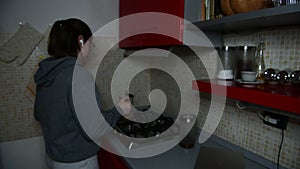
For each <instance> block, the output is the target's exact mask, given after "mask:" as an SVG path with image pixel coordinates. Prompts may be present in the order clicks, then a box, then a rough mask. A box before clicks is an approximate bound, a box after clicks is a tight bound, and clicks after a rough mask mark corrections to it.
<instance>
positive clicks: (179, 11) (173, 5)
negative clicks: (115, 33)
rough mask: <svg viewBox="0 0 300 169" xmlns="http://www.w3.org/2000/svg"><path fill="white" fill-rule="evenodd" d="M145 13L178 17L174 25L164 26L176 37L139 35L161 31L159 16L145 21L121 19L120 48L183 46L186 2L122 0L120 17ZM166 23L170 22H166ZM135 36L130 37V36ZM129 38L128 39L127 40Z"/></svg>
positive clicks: (152, 34) (144, 19)
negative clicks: (147, 31)
mask: <svg viewBox="0 0 300 169" xmlns="http://www.w3.org/2000/svg"><path fill="white" fill-rule="evenodd" d="M143 12H162V13H166V14H171V15H175V16H178V19H177V20H176V21H175V22H173V23H172V24H163V25H164V27H165V26H166V27H165V28H163V29H168V30H169V31H171V32H174V33H175V34H176V35H175V36H176V37H178V38H172V37H170V36H165V35H162V34H156V33H139V32H143V31H145V30H150V31H151V29H152V30H154V32H155V29H160V28H158V27H160V26H161V25H158V23H159V22H157V21H158V20H160V19H162V18H160V17H159V16H153V17H144V16H142V17H144V18H143V19H141V20H139V19H135V18H132V19H130V17H129V18H128V19H121V20H120V22H119V24H120V25H119V33H120V40H121V39H123V40H121V41H120V43H119V47H120V48H132V47H153V46H165V45H181V44H182V36H183V27H184V25H183V24H184V23H183V19H180V18H184V0H120V17H123V16H128V15H130V14H136V13H143ZM164 22H165V23H166V22H168V21H164ZM132 32H133V34H134V36H128V34H131V35H132ZM125 37H127V38H125Z"/></svg>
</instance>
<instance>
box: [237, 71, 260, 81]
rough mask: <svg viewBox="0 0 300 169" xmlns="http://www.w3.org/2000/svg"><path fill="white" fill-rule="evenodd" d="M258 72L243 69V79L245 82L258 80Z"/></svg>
mask: <svg viewBox="0 0 300 169" xmlns="http://www.w3.org/2000/svg"><path fill="white" fill-rule="evenodd" d="M256 75H257V73H256V72H253V71H241V77H242V80H243V81H245V82H254V81H256Z"/></svg>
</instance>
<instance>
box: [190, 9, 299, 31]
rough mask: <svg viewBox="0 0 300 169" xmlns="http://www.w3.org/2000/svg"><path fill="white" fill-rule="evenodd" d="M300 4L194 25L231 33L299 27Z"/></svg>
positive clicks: (203, 28)
mask: <svg viewBox="0 0 300 169" xmlns="http://www.w3.org/2000/svg"><path fill="white" fill-rule="evenodd" d="M299 18H300V4H295V5H286V6H280V7H274V8H267V9H262V10H257V11H253V12H246V13H240V14H235V15H231V16H224V17H222V18H218V19H211V20H207V21H200V22H195V23H193V24H194V25H196V26H197V27H198V28H199V29H200V30H202V31H215V32H222V33H224V32H230V31H241V30H254V29H262V28H268V27H273V26H285V25H289V26H291V25H299V24H300V19H299Z"/></svg>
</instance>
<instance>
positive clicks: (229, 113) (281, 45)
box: [0, 27, 300, 168]
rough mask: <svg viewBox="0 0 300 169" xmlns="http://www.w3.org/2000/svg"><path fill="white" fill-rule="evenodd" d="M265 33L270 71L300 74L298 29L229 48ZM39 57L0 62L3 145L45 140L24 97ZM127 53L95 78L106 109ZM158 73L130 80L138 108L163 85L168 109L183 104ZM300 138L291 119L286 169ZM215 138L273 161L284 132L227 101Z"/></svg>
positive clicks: (232, 37) (296, 157)
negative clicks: (39, 137)
mask: <svg viewBox="0 0 300 169" xmlns="http://www.w3.org/2000/svg"><path fill="white" fill-rule="evenodd" d="M261 33H262V34H264V36H265V39H266V50H265V62H266V66H267V67H274V68H278V69H283V68H293V69H300V54H299V52H300V29H299V27H289V28H286V27H282V28H273V29H267V30H262V31H259V32H236V33H230V34H226V35H225V36H224V40H225V44H227V45H256V44H257V42H258V37H259V34H261ZM10 36H11V35H8V34H0V42H1V43H3V42H5V41H6V40H7V39H9V37H10ZM174 52H175V53H176V52H177V53H180V54H182V55H181V56H180V57H181V58H182V60H184V61H185V62H186V63H187V64H188V65H189V67H190V68H191V69H192V71H193V72H194V74H195V76H196V78H197V79H201V78H203V79H205V78H207V73H206V72H205V69H203V64H202V63H201V61H200V60H199V59H197V58H195V57H193V56H192V54H190V53H189V52H188V51H187V50H186V49H185V48H174ZM40 54H41V52H40V51H39V50H38V49H36V50H35V51H34V52H33V53H32V55H31V56H30V58H29V59H28V61H27V62H26V63H25V64H24V65H23V66H21V67H20V66H17V64H15V63H14V62H13V63H10V64H4V63H0V72H1V74H0V79H1V81H0V87H1V88H0V91H1V97H0V107H1V109H0V142H4V141H10V140H16V139H22V138H28V137H33V136H37V135H41V131H40V128H39V125H38V123H37V122H36V121H35V120H34V118H33V111H32V108H33V104H32V103H31V102H30V101H29V100H28V99H27V98H26V97H25V95H24V94H23V92H24V90H25V87H26V84H27V82H28V79H29V77H30V75H31V73H32V71H33V69H34V66H35V64H36V63H37V62H38V58H37V56H39V55H40ZM123 54H124V51H123V50H120V49H118V48H116V47H114V48H113V49H112V50H111V51H110V52H109V54H108V55H107V57H106V58H105V59H104V61H103V63H102V65H101V66H100V69H99V70H98V71H99V72H98V73H99V75H101V76H97V84H98V86H99V88H100V92H101V94H102V98H103V100H102V101H103V106H104V108H109V107H111V106H112V102H111V99H110V95H109V91H110V88H109V86H110V78H107V77H111V76H112V73H113V71H114V70H115V68H116V66H117V65H118V64H119V63H120V61H121V60H122V59H123V58H122V57H123ZM209 59H211V61H212V62H213V61H215V58H214V57H209ZM157 74H159V73H158V72H155V71H154V72H153V71H145V72H143V73H141V74H140V75H139V76H137V77H136V78H135V79H134V80H133V81H132V86H131V88H130V92H132V93H133V94H135V93H139V94H136V97H135V99H134V100H135V104H137V105H142V104H147V103H148V93H149V92H150V89H151V88H154V87H155V86H160V87H161V88H165V90H166V92H168V93H169V97H170V98H173V101H171V102H170V104H174V105H179V104H178V102H179V101H180V100H178V99H177V98H178V97H179V95H178V93H176V92H173V89H174V86H172V85H170V84H168V83H160V76H157V77H156V75H157ZM102 75H103V76H102ZM150 82H151V83H150ZM150 84H151V85H150ZM175 87H176V86H175ZM202 97H204V98H202ZM207 97H209V96H206V95H205V94H204V96H203V94H201V98H202V99H201V104H200V107H201V110H200V113H199V116H198V122H197V124H198V126H199V127H201V126H203V124H204V121H205V119H206V115H207V112H208V109H209V106H210V102H209V100H207V99H205V98H207ZM287 106H288V105H287ZM169 107H170V108H172V107H173V106H172V105H170V106H169ZM299 133H300V122H299V120H298V119H290V121H289V123H288V126H287V130H286V131H285V139H284V143H283V147H282V152H281V161H280V163H281V164H282V165H284V166H286V167H288V168H300V142H299V140H300V134H299ZM214 134H215V135H217V136H219V137H221V138H223V139H225V140H228V141H230V142H232V143H234V144H237V145H239V146H241V147H243V148H245V149H247V150H250V151H252V152H254V153H256V154H259V155H261V156H263V157H265V158H267V159H269V160H272V161H274V162H276V160H277V153H278V147H279V143H280V139H281V132H280V130H278V129H276V128H272V127H269V126H266V125H264V124H263V123H262V121H261V120H260V119H259V118H258V116H257V114H256V112H255V111H254V110H248V109H246V110H240V109H238V108H236V106H235V101H233V100H228V103H227V104H226V108H225V110H224V113H223V117H222V119H221V122H220V124H219V126H218V128H217V130H216V131H215V133H214Z"/></svg>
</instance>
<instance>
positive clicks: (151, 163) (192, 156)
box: [124, 140, 267, 169]
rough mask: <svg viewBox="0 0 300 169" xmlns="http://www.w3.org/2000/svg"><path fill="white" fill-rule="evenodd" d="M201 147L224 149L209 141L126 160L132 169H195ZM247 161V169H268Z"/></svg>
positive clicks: (246, 159)
mask: <svg viewBox="0 0 300 169" xmlns="http://www.w3.org/2000/svg"><path fill="white" fill-rule="evenodd" d="M201 146H206V147H217V148H224V146H222V145H220V144H218V143H216V142H214V141H212V140H208V141H206V142H205V143H203V144H201V145H200V144H196V145H195V147H194V148H192V149H184V148H182V147H180V146H179V145H177V146H175V147H174V148H172V149H171V150H169V151H167V152H165V153H163V154H160V155H157V156H153V157H149V158H124V159H125V161H126V162H127V164H128V165H129V166H130V167H131V168H132V169H154V168H155V169H166V168H172V169H193V168H194V165H195V163H196V159H197V156H198V153H199V150H200V147H201ZM244 159H245V168H246V169H266V168H267V167H265V166H263V165H261V164H259V163H257V162H255V161H253V160H250V159H248V158H244Z"/></svg>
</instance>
